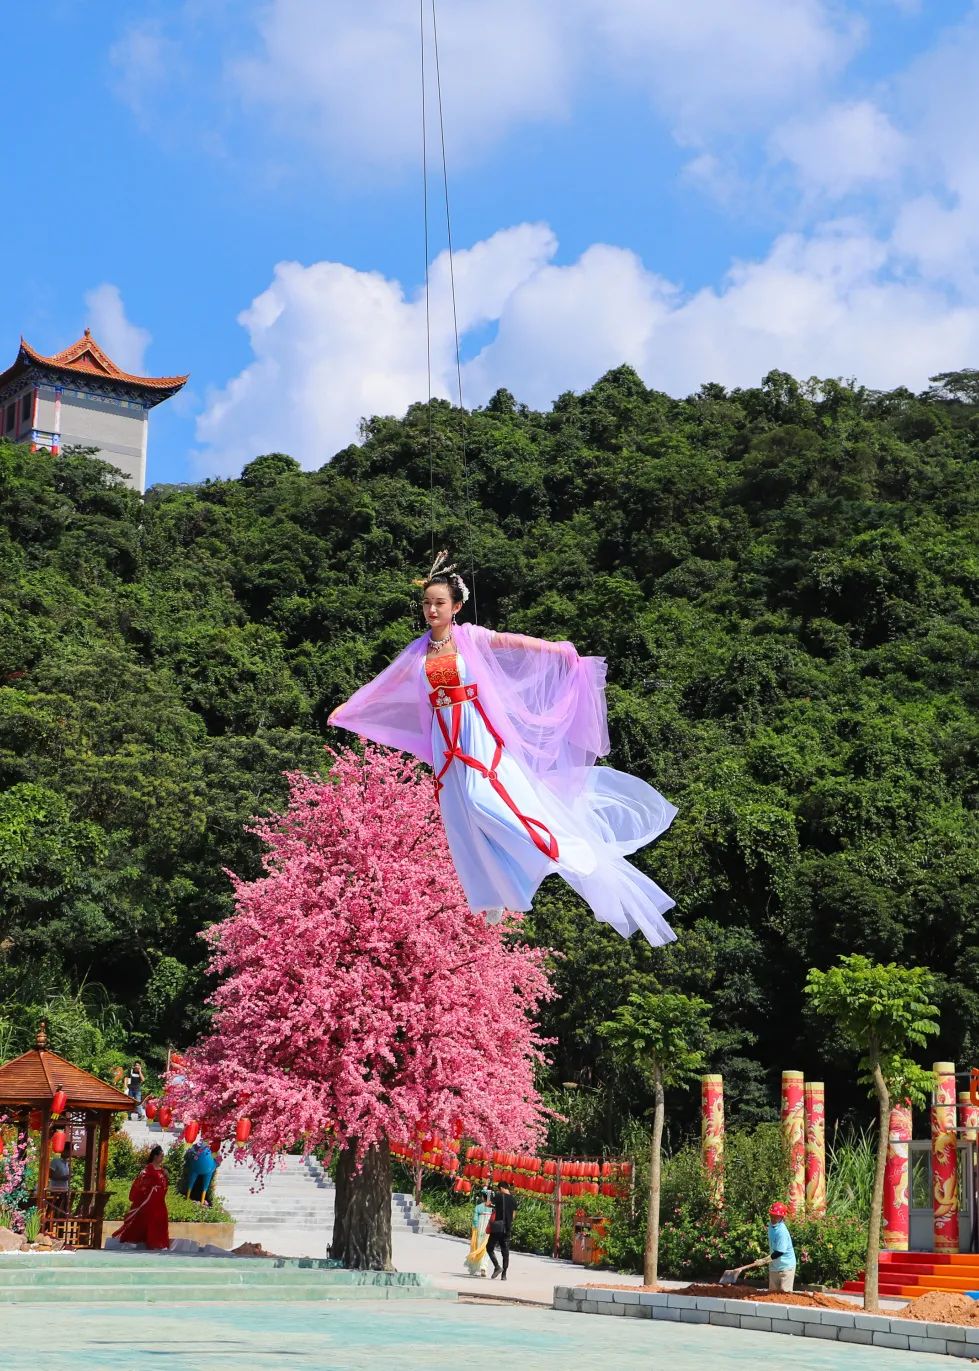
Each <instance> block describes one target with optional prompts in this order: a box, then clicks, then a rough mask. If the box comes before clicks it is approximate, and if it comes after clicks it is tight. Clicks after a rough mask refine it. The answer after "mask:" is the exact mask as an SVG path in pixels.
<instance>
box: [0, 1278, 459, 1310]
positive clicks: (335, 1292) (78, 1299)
mask: <svg viewBox="0 0 979 1371" xmlns="http://www.w3.org/2000/svg"><path fill="white" fill-rule="evenodd" d="M440 1298H449V1299H455V1298H456V1296H455V1293H454V1292H451V1291H443V1290H438V1289H436V1288H434V1287H433V1288H431V1289H429V1290H416V1289H414V1288H412V1287H390V1288H385V1287H379V1288H375V1287H373V1286H325V1287H324V1286H323V1285H322V1284H321V1283H320V1282H319V1281H315V1280H312V1281H306V1282H304V1283H303V1284H284V1283H283V1284H281V1285H274V1286H273V1285H271V1284H264V1285H231V1284H228V1285H197V1284H193V1285H191V1284H186V1285H162V1284H158V1283H157V1282H155V1281H154V1282H153V1283H152V1284H150V1283H145V1284H140V1285H130V1286H103V1285H79V1286H71V1287H64V1286H39V1287H34V1288H25V1289H23V1290H10V1291H5V1292H4V1304H5V1305H14V1304H167V1305H172V1304H242V1303H245V1304H248V1303H250V1304H280V1303H283V1304H285V1303H297V1302H299V1301H302V1300H306V1301H312V1300H316V1301H321V1300H324V1301H330V1300H342V1301H343V1302H344V1303H346V1302H347V1301H348V1300H391V1299H440Z"/></svg>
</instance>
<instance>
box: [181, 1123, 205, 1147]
mask: <svg viewBox="0 0 979 1371" xmlns="http://www.w3.org/2000/svg"><path fill="white" fill-rule="evenodd" d="M200 1131H201V1126H200V1124H199V1123H198V1122H197V1120H196V1119H191V1121H190V1123H188V1124H186V1125H185V1126H184V1142H185V1143H194V1142H196V1141H197V1135H198V1133H200Z"/></svg>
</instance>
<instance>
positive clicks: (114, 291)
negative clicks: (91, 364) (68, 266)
mask: <svg viewBox="0 0 979 1371" xmlns="http://www.w3.org/2000/svg"><path fill="white" fill-rule="evenodd" d="M85 309H86V311H87V313H88V326H89V328H90V329H91V330H92V335H93V337H94V338H95V341H96V342H97V343H98V345H99V347H101V348H104V350H105V351H106V352H107V353H108V354H109V356H110V357H111V358H112V360H113V361H114V362H116V363H117V364H118V365H119V366H120V367H122V369H123V371H131V372H133V373H134V374H135V375H137V376H142V375H144V374H145V373H144V371H143V366H144V358H145V356H146V349H147V348H148V347H149V345H150V343H151V342H152V340H153V335H152V334H151V333H150V332H149V331H148V330H147V329H145V328H140V327H139V325H138V324H134V323H132V321H131V320H129V319H127V318H126V309H125V306H124V305H123V302H122V294H121V293H120V290H119V287H118V286H114V285H111V284H110V283H109V282H108V281H105V282H103V284H102V285H100V286H95V287H94V289H92V290H89V291H86V292H85Z"/></svg>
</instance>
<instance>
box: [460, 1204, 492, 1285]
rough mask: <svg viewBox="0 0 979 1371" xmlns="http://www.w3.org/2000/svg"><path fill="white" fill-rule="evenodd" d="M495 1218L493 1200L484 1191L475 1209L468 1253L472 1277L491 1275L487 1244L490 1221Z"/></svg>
mask: <svg viewBox="0 0 979 1371" xmlns="http://www.w3.org/2000/svg"><path fill="white" fill-rule="evenodd" d="M492 1217H493V1199H492V1196H491V1194H490V1192H489V1191H488V1190H484V1191H483V1193H482V1195H481V1196H480V1198H479V1199H478V1200H477V1202H476V1204H475V1206H474V1207H473V1222H472V1232H471V1233H470V1235H469V1251H468V1252H467V1253H466V1256H465V1262H466V1270H467V1271H468V1272H469V1274H470V1276H488V1275H489V1257H488V1256H487V1255H486V1244H487V1243H488V1242H489V1221H490V1219H491V1218H492Z"/></svg>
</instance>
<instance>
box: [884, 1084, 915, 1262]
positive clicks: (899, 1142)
mask: <svg viewBox="0 0 979 1371" xmlns="http://www.w3.org/2000/svg"><path fill="white" fill-rule="evenodd" d="M910 1142H911V1106H910V1104H903V1105H898V1106H896V1107H895V1108H894V1109H892V1110H891V1118H890V1123H889V1124H888V1128H887V1167H886V1169H885V1171H884V1247H885V1248H886V1250H887V1251H888V1252H907V1250H908V1248H909V1247H910V1245H911V1207H910V1205H911V1202H910V1199H909V1196H908V1189H909V1187H910V1184H911V1172H910V1162H909V1153H910Z"/></svg>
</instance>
